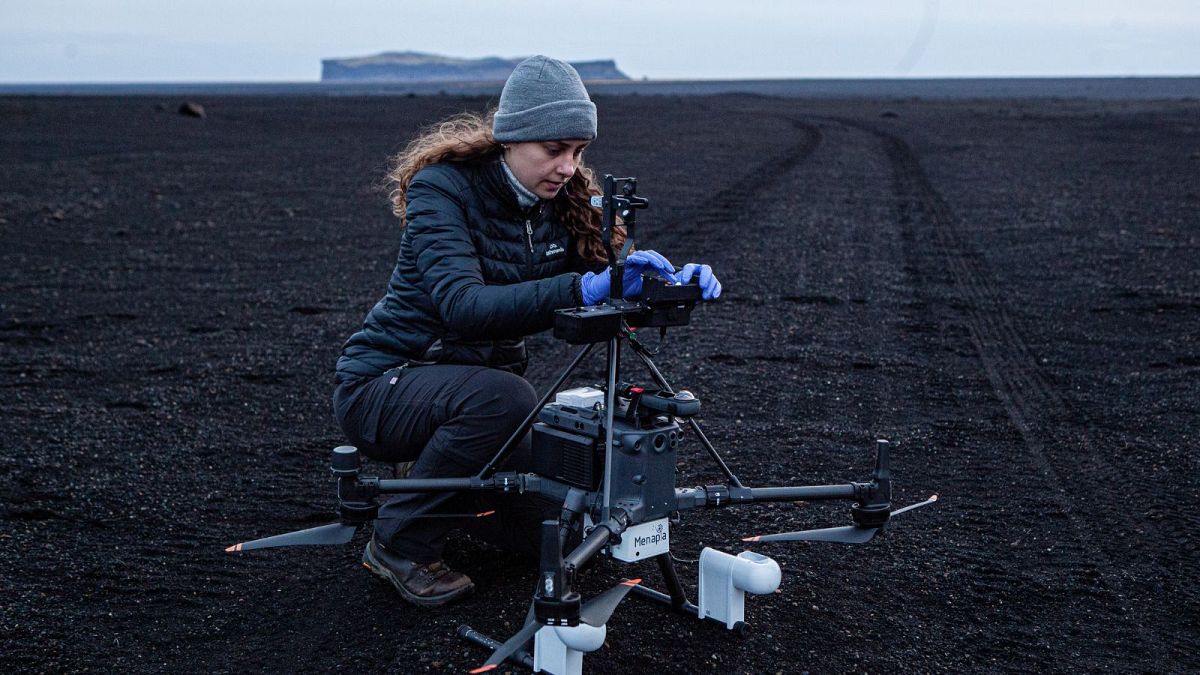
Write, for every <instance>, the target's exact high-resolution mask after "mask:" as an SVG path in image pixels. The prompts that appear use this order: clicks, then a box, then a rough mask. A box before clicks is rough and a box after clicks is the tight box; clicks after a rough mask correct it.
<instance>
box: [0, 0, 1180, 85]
mask: <svg viewBox="0 0 1200 675" xmlns="http://www.w3.org/2000/svg"><path fill="white" fill-rule="evenodd" d="M1197 45H1200V1H1198V0H1162V1H1156V0H1144V1H1142V2H1117V1H1115V0H1089V1H1085V0H1009V1H1006V2H1000V1H993V0H979V1H977V2H971V1H969V0H958V1H952V0H940V1H939V0H863V1H861V2H855V1H853V0H820V1H803V0H793V1H784V0H780V1H767V0H760V1H755V0H740V1H739V0H723V1H714V0H690V1H686V2H685V1H675V0H669V1H658V0H603V1H602V2H601V1H597V2H590V1H588V0H575V1H574V2H545V1H537V0H508V1H502V0H437V1H419V2H408V1H404V0H391V1H383V0H344V1H341V2H316V1H312V0H288V1H283V0H200V1H198V2H184V1H171V0H96V1H85V0H32V1H25V0H0V83H18V82H21V83H28V82H184V81H193V82H194V81H201V82H204V81H209V82H211V81H304V80H309V81H311V80H316V79H319V77H320V72H321V59H322V58H329V57H340V56H360V55H365V54H372V53H376V52H380V51H407V50H413V51H423V52H433V53H438V54H447V55H452V56H463V57H480V56H506V57H511V56H524V55H530V54H537V53H542V54H548V55H551V56H555V57H558V58H563V59H567V60H588V59H601V58H612V59H616V61H617V65H618V66H619V67H620V68H621V69H622V70H624V71H625V72H626V73H627V74H628V75H630V76H631V77H635V78H641V77H649V78H651V79H666V78H685V79H698V78H699V79H708V78H722V79H724V78H780V77H800V78H807V77H944V76H963V77H972V76H1085V75H1200V47H1198V46H1197Z"/></svg>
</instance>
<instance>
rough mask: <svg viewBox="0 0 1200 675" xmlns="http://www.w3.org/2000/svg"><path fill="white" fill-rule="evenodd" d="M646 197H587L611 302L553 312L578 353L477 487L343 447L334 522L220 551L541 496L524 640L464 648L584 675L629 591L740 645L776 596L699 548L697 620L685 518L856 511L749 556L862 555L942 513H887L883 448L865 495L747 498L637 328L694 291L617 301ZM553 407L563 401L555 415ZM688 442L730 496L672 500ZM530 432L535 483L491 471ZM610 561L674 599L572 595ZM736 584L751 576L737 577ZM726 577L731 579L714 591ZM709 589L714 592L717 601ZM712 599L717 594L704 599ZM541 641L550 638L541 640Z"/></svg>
mask: <svg viewBox="0 0 1200 675" xmlns="http://www.w3.org/2000/svg"><path fill="white" fill-rule="evenodd" d="M618 184H619V185H620V189H619V191H618V189H617V185H618ZM636 190H637V180H636V179H635V178H613V177H612V176H605V178H604V194H603V195H602V196H601V195H596V196H594V197H592V205H593V206H595V207H597V208H600V209H602V211H603V233H604V240H605V250H606V253H607V255H608V258H609V267H610V270H611V274H612V278H611V283H610V290H611V296H610V297H609V298H607V299H606V300H604V301H603V302H602V303H600V304H598V305H595V306H591V307H579V308H574V309H565V310H560V311H559V312H557V315H556V317H555V324H554V335H555V337H557V338H560V339H563V340H566V341H567V342H569V343H572V344H579V345H583V347H582V349H580V350H579V351H578V353H577V354H576V355H575V357H574V358H573V359H572V361H571V363H570V364H569V365H568V366H567V368H566V369H565V370H564V371H563V372H562V373H561V374H559V376H558V377H557V378H556V380H555V381H554V383H553V385H551V387H550V388H549V390H548V391H547V392H546V393H545V394H544V395H543V396H542V397H541V399H540V400H539V401H538V404H537V405H536V406H535V407H534V409H533V410H532V411H531V412H530V413H529V415H528V416H527V417H526V418H525V420H524V422H523V423H522V424H521V425H520V427H519V428H518V429H517V430H516V431H515V432H514V433H513V434H512V435H511V436H510V437H509V438H508V440H507V441H506V442H505V443H504V445H503V446H502V447H501V448H500V449H499V451H497V452H496V454H495V456H494V457H492V459H491V460H490V461H488V463H487V464H486V465H485V466H484V467H483V468H482V469H480V470H479V472H478V473H477V474H475V475H474V476H470V477H464V478H396V479H382V478H378V477H373V476H366V475H363V474H362V467H361V461H360V458H359V453H358V450H357V449H355V448H353V447H351V446H342V447H338V448H335V449H334V451H333V457H332V461H331V466H330V468H331V470H332V473H333V476H334V477H335V478H336V480H337V495H338V515H339V517H340V519H339V522H336V523H331V524H328V525H322V526H319V527H314V528H311V529H308V530H302V531H299V532H292V533H288V534H282V535H278V536H274V537H267V538H265V539H258V540H255V541H250V542H246V543H242V544H237V545H235V546H231V547H229V548H228V549H226V550H228V551H248V550H252V549H258V548H268V547H274V546H289V545H308V544H344V543H348V542H349V541H350V539H351V537H352V536H353V534H354V532H355V531H356V530H357V528H358V527H359V526H360V525H362V524H364V523H367V522H369V521H371V520H372V519H374V518H375V517H376V516H377V514H378V504H377V503H376V499H377V498H378V497H380V496H382V495H389V494H398V493H413V492H420V493H442V494H441V495H440V497H439V498H438V499H434V500H430V503H429V504H428V505H427V506H426V507H425V509H424V510H423V511H421V512H419V513H414V514H412V515H411V516H408V517H409V518H421V517H465V516H462V515H459V516H456V515H454V514H441V513H437V511H436V510H437V508H438V507H439V506H441V505H443V504H445V502H446V501H448V500H449V498H451V497H452V496H454V495H457V494H460V493H464V492H474V491H489V492H494V493H501V494H515V493H529V494H538V495H542V496H543V497H546V498H549V499H551V500H553V501H554V502H555V503H559V504H562V512H561V515H560V516H559V518H558V520H557V521H555V520H547V521H545V522H544V523H543V524H542V533H541V534H542V537H541V542H542V544H541V561H540V563H539V568H538V581H537V586H536V590H535V592H534V598H533V601H532V603H531V606H530V609H529V612H528V616H527V618H526V622H525V625H524V626H523V627H522V628H521V630H519V631H518V632H517V633H516V634H515V635H513V636H512V637H510V638H509V639H508V640H506V641H504V642H503V643H501V642H498V641H496V640H493V639H491V638H489V637H487V636H485V635H482V634H480V633H478V632H477V631H474V630H472V629H470V628H469V627H466V626H463V627H461V628H460V629H459V634H460V635H462V636H463V637H465V638H467V639H469V640H471V641H473V642H476V643H478V644H481V645H484V646H487V647H488V648H490V649H492V650H493V652H492V655H491V657H490V658H489V659H488V661H487V663H486V664H485V665H484V666H483V667H481V668H480V669H477V670H476V671H472V672H482V671H485V670H490V669H492V668H495V667H496V666H498V665H499V664H500V663H502V662H504V661H506V660H510V661H513V662H516V663H520V664H524V665H526V666H529V667H531V668H535V669H537V670H547V671H551V672H578V669H579V667H580V665H579V664H580V659H581V658H582V656H581V655H582V653H583V652H584V651H590V650H593V649H595V648H597V647H598V646H599V645H600V644H602V643H603V635H604V632H603V631H604V626H605V624H606V623H607V621H608V618H609V617H610V616H611V615H612V613H613V611H615V609H616V607H617V605H618V604H619V603H620V602H621V600H622V599H623V598H624V597H625V596H626V595H627V594H629V593H630V592H633V593H635V594H636V595H639V596H641V597H644V598H647V599H650V600H653V601H656V602H659V603H662V604H664V605H666V606H668V607H670V608H671V609H673V610H675V611H676V612H679V613H682V614H686V615H690V616H693V617H698V618H700V619H706V620H711V621H715V622H717V623H720V624H722V625H725V626H726V627H727V628H731V629H734V630H738V631H743V630H744V629H745V624H744V622H743V621H742V617H743V614H742V605H741V595H740V593H741V592H742V591H743V590H745V591H750V592H755V593H761V592H770V590H773V589H774V588H775V587H776V586H777V585H778V583H779V577H778V574H779V568H778V565H776V564H775V563H774V561H771V560H770V559H769V558H767V557H765V556H761V555H757V554H753V553H750V552H746V553H743V554H742V555H741V556H738V557H737V558H734V557H733V556H729V555H727V554H724V553H720V552H717V551H713V550H711V549H705V551H704V554H703V555H702V556H701V561H700V562H701V575H700V577H701V583H700V586H701V588H700V597H699V605H697V604H693V603H692V602H691V601H689V600H688V597H687V592H686V590H685V588H684V586H683V584H682V583H681V582H680V580H679V576H678V574H677V573H676V569H675V565H674V562H673V560H672V558H671V556H670V550H669V545H670V524H671V522H672V519H674V518H677V517H678V514H679V513H680V512H682V511H687V510H690V509H696V508H720V507H726V506H733V505H736V504H750V503H761V502H792V501H826V500H846V501H850V502H853V505H852V506H851V508H850V517H851V524H850V525H846V526H841V527H832V528H826V529H818V530H805V531H799V532H788V533H782V534H772V535H764V536H754V537H748V538H746V539H744V541H750V542H778V541H818V542H835V543H844V544H864V543H866V542H868V541H870V540H871V539H873V538H874V537H875V535H877V534H878V533H879V532H881V531H882V530H883V529H884V527H885V526H886V525H887V524H888V522H889V520H890V518H891V517H892V516H895V515H897V514H900V513H903V512H905V511H908V510H911V509H914V508H917V507H919V506H924V505H927V504H930V503H932V502H933V501H934V500H936V498H937V497H936V496H934V497H931V498H930V499H928V500H926V501H923V502H918V503H916V504H912V505H909V506H907V507H904V508H902V509H897V510H892V502H891V499H892V478H891V471H890V458H889V444H888V442H887V441H884V440H880V441H877V443H876V450H875V470H874V472H873V473H872V475H871V478H870V479H869V480H867V481H864V482H849V483H843V484H835V485H805V486H783V487H749V486H746V485H744V484H743V483H742V482H741V481H740V480H739V479H738V477H737V476H736V475H735V474H734V472H733V471H732V470H731V469H730V468H729V466H728V465H727V464H726V463H725V461H724V460H723V459H722V458H721V455H720V453H718V452H717V450H716V448H715V447H714V446H713V444H712V443H711V442H710V441H709V439H708V437H707V436H706V435H705V434H704V432H703V430H702V429H701V427H700V425H699V423H698V422H697V421H696V419H695V417H696V415H697V414H699V412H700V407H701V402H700V400H698V399H697V398H695V397H694V396H693V395H691V394H690V393H688V392H686V391H679V390H675V389H673V388H672V387H671V385H670V383H668V382H667V380H666V378H665V377H664V376H663V374H662V373H661V371H659V369H658V367H657V366H656V365H655V364H654V362H653V360H652V359H651V356H652V354H651V353H650V351H649V350H648V349H647V348H646V346H645V345H644V344H643V343H642V342H640V341H639V339H638V336H637V331H636V330H635V329H634V328H633V326H637V327H639V328H640V327H657V328H659V329H660V330H662V331H664V332H665V330H666V329H667V328H668V327H672V326H683V325H686V324H687V323H688V322H689V321H690V317H691V313H692V310H693V309H694V308H695V306H696V304H697V303H698V302H699V301H700V288H699V286H698V284H697V283H696V280H693V282H692V283H689V284H672V283H669V282H664V281H663V280H662V279H653V278H651V277H650V276H646V277H645V278H644V279H643V293H642V297H641V298H639V299H637V300H625V299H623V297H622V296H623V290H624V289H623V287H622V279H623V274H624V266H625V260H626V258H627V256H628V254H629V252H630V251H631V250H632V249H633V246H634V244H635V229H636V213H637V211H638V210H641V209H645V208H647V207H648V206H649V202H648V201H647V200H646V199H644V198H642V197H638V196H637V194H636ZM618 217H619V218H620V219H621V220H622V221H623V222H622V223H621V224H622V225H623V226H624V228H625V241H624V244H623V245H622V247H621V249H620V251H619V252H615V251H614V250H613V245H612V242H613V232H614V229H615V228H616V227H617V225H618V223H617V218H618ZM601 343H604V344H606V347H607V381H606V382H605V383H604V384H603V385H601V386H599V387H597V388H594V389H593V388H585V389H586V390H587V391H584V390H572V391H574V392H582V393H580V394H579V396H580V397H577V398H564V397H563V394H565V393H566V392H560V391H559V390H560V389H561V388H562V386H563V384H564V383H565V382H566V381H567V379H568V378H569V377H570V376H571V374H572V373H573V372H574V371H575V369H576V368H577V366H578V365H579V364H580V363H581V362H582V361H583V359H584V358H585V357H586V356H587V355H588V354H589V353H590V352H591V351H592V349H593V348H594V347H595V346H596V345H598V344H601ZM623 343H625V344H627V345H628V346H629V347H630V349H631V351H632V352H633V353H634V355H635V356H636V357H637V358H638V360H640V361H641V363H642V364H643V365H644V366H645V367H646V370H647V372H648V373H649V375H650V378H651V379H652V380H653V383H654V387H656V389H647V388H644V387H639V386H635V385H633V384H629V383H627V382H623V381H621V380H620V379H619V377H620V363H619V362H620V353H621V346H622V344H623ZM556 394H558V397H557V398H556V399H555V401H553V402H551V397H554V396H555V395H556ZM685 429H687V430H690V431H691V432H692V434H693V435H694V436H695V437H696V438H697V439H698V440H699V442H700V444H701V446H702V447H703V448H704V450H705V452H706V453H707V454H708V455H709V457H711V458H712V460H713V461H714V463H715V464H716V466H717V467H718V468H719V470H720V471H721V473H722V474H723V475H724V481H725V482H723V483H720V484H713V485H703V486H697V487H688V488H679V487H676V486H675V479H676V449H677V447H678V445H679V443H680V442H681V441H682V439H683V437H684V430H685ZM527 433H529V434H531V437H532V449H533V470H532V471H529V472H525V473H518V472H512V471H497V470H496V469H497V467H499V466H500V465H501V464H502V463H503V462H504V460H505V459H506V458H507V457H508V456H509V455H510V454H511V453H512V452H513V450H514V449H515V448H516V447H517V444H518V442H519V441H520V440H521V439H522V438H523V437H524V436H525V435H526V434H527ZM573 535H574V536H573ZM602 552H606V553H607V554H608V555H609V556H610V557H612V558H614V559H617V560H620V561H623V562H638V561H641V560H648V559H654V560H655V562H656V563H657V565H658V568H659V571H660V572H661V574H662V577H663V580H664V583H665V585H666V589H665V592H662V591H657V590H654V589H651V588H648V587H646V586H643V585H641V583H640V581H641V580H640V579H627V580H624V581H622V582H621V583H619V584H617V585H616V586H614V587H613V588H611V589H609V590H608V591H606V592H604V593H602V594H600V595H598V596H596V597H595V598H592V599H591V600H588V601H587V602H584V601H583V600H582V598H581V597H580V595H579V594H578V593H577V592H575V591H574V590H573V589H572V586H573V584H574V580H575V578H576V576H577V575H578V573H579V571H580V569H581V568H582V567H583V566H584V565H585V564H586V563H587V562H588V561H589V560H591V559H593V558H595V556H597V555H599V554H601V553H602ZM706 556H707V560H708V563H707V564H708V567H707V570H708V577H709V579H708V580H707V581H706V579H705V576H706V562H705V561H706ZM739 565H740V567H739V568H738V569H741V570H742V572H738V573H735V572H734V571H733V569H734V567H737V566H739ZM772 569H773V574H774V577H773V579H772V577H771V570H772ZM714 570H720V571H719V572H715V571H714ZM738 574H741V576H740V577H737V575H738ZM721 575H725V576H724V577H721V578H720V579H717V581H713V580H712V579H713V578H716V577H720V576H721ZM725 577H728V578H725ZM735 577H737V578H738V580H737V581H735ZM722 584H723V585H722ZM738 584H740V585H738ZM735 586H736V588H735ZM713 588H717V589H718V590H719V591H720V592H713V591H712V590H711V589H713ZM706 589H709V591H708V593H707V595H708V596H709V597H707V598H706ZM756 589H757V590H756ZM763 589H766V590H763ZM544 628H553V629H555V630H554V631H550V632H542V630H543V629H544ZM535 636H536V638H537V648H536V649H535V650H534V654H533V655H532V656H531V655H530V653H528V652H527V651H526V645H527V644H528V643H529V641H530V640H532V639H534V638H535ZM543 637H544V639H543ZM597 640H599V641H598V642H597Z"/></svg>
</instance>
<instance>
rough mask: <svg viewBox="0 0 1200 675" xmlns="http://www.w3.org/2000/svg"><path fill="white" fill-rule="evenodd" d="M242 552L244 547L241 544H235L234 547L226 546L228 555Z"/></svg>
mask: <svg viewBox="0 0 1200 675" xmlns="http://www.w3.org/2000/svg"><path fill="white" fill-rule="evenodd" d="M240 550H242V545H241V544H234V545H233V546H226V547H225V552H226V553H234V552H236V551H240Z"/></svg>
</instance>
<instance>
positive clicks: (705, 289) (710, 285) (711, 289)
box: [674, 263, 721, 300]
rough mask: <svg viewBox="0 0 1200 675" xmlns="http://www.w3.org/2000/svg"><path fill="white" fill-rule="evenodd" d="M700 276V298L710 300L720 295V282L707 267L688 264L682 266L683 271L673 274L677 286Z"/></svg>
mask: <svg viewBox="0 0 1200 675" xmlns="http://www.w3.org/2000/svg"><path fill="white" fill-rule="evenodd" d="M697 274H699V275H700V297H702V298H703V299H705V300H712V299H714V298H717V297H720V295H721V282H720V281H717V277H716V276H715V275H714V274H713V271H712V268H711V267H709V266H708V265H701V264H699V263H688V264H686V265H684V266H683V269H681V270H679V271H678V272H677V273H675V277H674V281H675V283H677V284H686V283H688V282H689V281H691V280H692V277H693V276H695V275H697Z"/></svg>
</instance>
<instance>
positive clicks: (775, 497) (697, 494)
mask: <svg viewBox="0 0 1200 675" xmlns="http://www.w3.org/2000/svg"><path fill="white" fill-rule="evenodd" d="M871 491H872V486H871V483H845V484H841V485H797V486H788V487H760V488H750V487H733V488H731V487H729V486H726V485H704V486H699V487H694V488H676V489H675V502H676V507H677V508H678V509H679V510H680V511H683V510H686V509H694V508H699V507H718V506H729V505H731V504H750V503H753V502H808V501H827V500H835V499H848V500H854V501H862V500H864V499H866V498H867V497H868V496H869V495H870V494H871Z"/></svg>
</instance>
